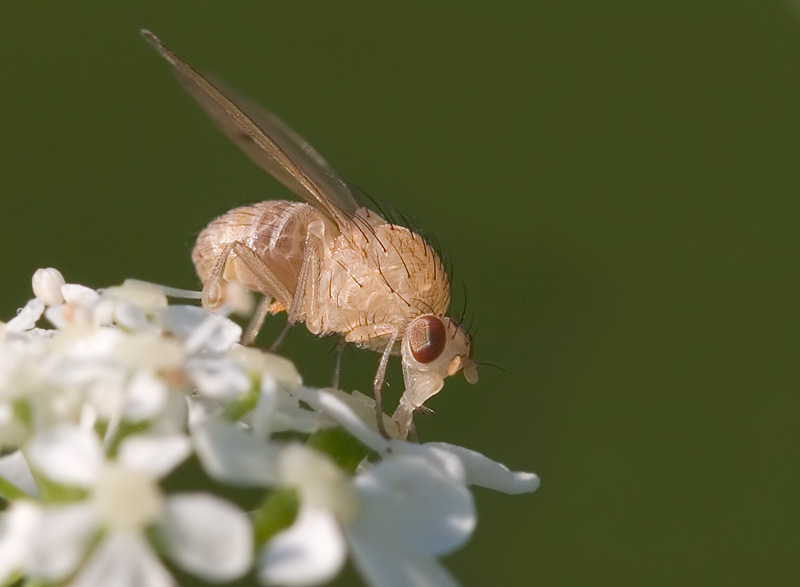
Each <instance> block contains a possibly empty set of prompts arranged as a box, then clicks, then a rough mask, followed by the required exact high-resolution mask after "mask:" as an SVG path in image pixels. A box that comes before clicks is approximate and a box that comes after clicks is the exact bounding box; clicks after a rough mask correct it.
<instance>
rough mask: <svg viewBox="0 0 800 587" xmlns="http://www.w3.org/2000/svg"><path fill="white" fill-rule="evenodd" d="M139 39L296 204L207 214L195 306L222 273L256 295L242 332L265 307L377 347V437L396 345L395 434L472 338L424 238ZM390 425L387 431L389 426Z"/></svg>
mask: <svg viewBox="0 0 800 587" xmlns="http://www.w3.org/2000/svg"><path fill="white" fill-rule="evenodd" d="M142 35H143V36H144V38H145V39H146V40H147V41H148V42H149V43H150V44H151V45H152V46H153V47H155V48H156V50H157V51H158V52H159V53H160V54H161V56H162V57H164V58H165V59H166V60H167V61H168V62H169V63H170V64H171V65H172V66H173V67H174V68H175V72H176V74H177V76H178V79H179V80H180V82H181V84H182V85H183V87H184V88H185V89H186V91H188V92H189V94H190V95H191V96H192V97H193V98H194V99H195V100H196V101H197V102H198V103H199V104H200V106H201V107H202V108H203V109H204V110H205V111H206V113H208V115H209V116H210V117H211V119H212V120H213V121H214V122H215V123H216V125H217V126H218V127H219V128H220V130H222V132H224V133H225V134H226V135H227V136H228V137H229V138H230V139H231V140H232V141H233V142H234V143H236V145H238V146H239V148H240V149H242V151H244V152H245V153H246V154H247V155H248V156H249V157H250V159H252V160H253V161H254V162H255V163H256V164H257V165H259V166H260V167H261V168H263V169H265V170H266V171H268V172H269V173H270V174H272V175H273V177H275V178H276V179H277V180H278V181H280V182H281V183H282V184H283V185H285V186H286V187H287V188H289V189H290V190H292V191H293V192H294V193H295V194H297V195H298V196H300V198H302V199H303V200H305V202H307V203H300V202H288V201H283V200H267V201H265V202H260V203H258V204H254V205H251V206H243V207H241V208H236V209H234V210H231V211H230V212H228V213H226V214H224V215H222V216H220V217H219V218H217V219H216V220H214V221H212V222H211V224H209V225H208V226H207V227H206V228H205V229H204V230H203V231H202V232H201V233H200V236H199V237H198V239H197V244H196V245H195V247H194V251H193V253H192V259H193V261H194V264H195V266H196V268H197V273H198V275H199V276H200V279H201V280H202V282H203V298H202V300H203V306H204V307H205V308H207V309H209V310H216V309H218V308H219V307H220V306H221V305H222V304H223V303H224V302H225V300H226V292H227V291H228V286H229V284H231V283H235V284H238V285H240V286H243V287H244V288H246V289H248V290H251V291H256V292H260V293H262V294H264V296H265V300H266V301H267V303H265V304H262V310H261V311H259V312H257V314H256V316H255V317H254V320H253V322H252V323H251V327H250V328H249V329H248V333H247V334H246V335H245V339H244V340H245V342H252V339H254V338H255V333H256V332H257V330H258V328H259V327H260V326H261V322H263V319H264V316H265V315H266V313H267V312H271V313H275V312H280V311H286V312H287V314H288V323H289V324H292V323H295V322H305V324H306V327H307V328H308V329H309V330H310V331H311V332H312V333H314V334H315V335H318V336H324V335H327V334H338V335H339V336H342V337H343V339H344V341H345V342H350V343H355V344H357V345H359V346H361V347H364V348H369V349H372V350H375V351H378V352H380V353H382V355H381V360H380V363H379V365H378V371H377V373H376V375H375V380H374V386H373V387H374V393H375V401H376V410H377V416H378V429H379V430H380V431H381V432H382V433H383V434H384V436H387V428H386V426H385V425H384V421H383V411H382V407H381V395H380V392H381V387H382V386H383V381H384V377H385V374H386V365H387V363H388V361H389V356H390V355H392V354H395V355H396V354H399V355H400V357H401V360H402V365H403V376H404V379H405V391H404V392H403V395H402V397H401V399H400V404H399V406H398V408H397V410H396V411H395V413H394V414H393V416H392V420H394V422H395V423H396V425H394V426H392V428H393V430H392V435H393V436H398V437H400V438H405V437H406V436H407V435H408V433H409V431H410V430H411V429H412V426H413V421H412V418H413V412H414V411H415V410H418V409H420V408H422V406H423V404H424V403H425V401H426V400H427V399H428V398H430V397H431V396H433V395H434V394H436V393H438V392H439V390H441V388H442V386H443V385H444V378H445V377H447V376H449V375H454V374H456V373H457V372H459V371H462V370H463V372H464V375H465V377H466V379H467V380H468V381H469V382H470V383H474V382H475V381H477V378H478V375H477V371H476V368H475V364H474V363H473V361H472V340H471V337H470V336H469V334H468V333H467V332H466V330H464V328H462V327H461V325H459V324H458V323H457V322H456V321H455V320H453V319H451V318H448V317H447V316H446V315H445V314H446V313H447V309H448V306H449V305H450V283H449V280H448V277H447V274H446V271H445V269H444V266H443V264H442V262H441V260H440V259H439V257H438V255H437V254H436V252H435V251H434V249H433V248H432V247H431V246H430V245H429V244H428V243H427V242H425V240H424V239H423V238H422V237H420V236H419V235H417V234H415V233H414V232H412V231H411V230H409V229H408V228H405V227H403V226H398V225H395V224H390V223H389V222H387V221H386V220H384V219H383V218H382V217H381V216H380V215H379V214H377V213H376V212H375V211H373V210H370V209H368V208H366V207H365V206H363V205H362V204H361V203H360V201H359V198H358V197H357V196H356V194H355V193H354V190H353V189H352V188H351V187H350V186H349V185H348V184H347V182H345V181H344V180H342V179H341V178H340V177H339V176H338V175H337V174H336V172H335V171H334V170H333V168H331V166H330V165H329V164H328V163H327V162H326V161H325V160H324V159H323V158H322V157H321V156H320V155H319V154H318V153H317V152H316V151H315V150H314V149H313V148H312V147H311V146H310V145H309V144H308V143H307V142H306V141H305V140H303V139H302V138H301V137H300V136H298V135H297V134H296V133H295V132H294V131H293V130H292V129H290V128H289V127H288V126H287V125H286V124H285V123H283V122H282V121H281V120H280V119H278V118H277V117H276V116H275V115H273V114H271V113H269V112H263V111H257V110H255V109H254V108H252V107H250V106H249V105H248V107H247V108H244V107H243V106H241V105H237V104H236V103H235V102H234V101H233V100H232V99H231V98H230V97H228V96H227V95H226V94H224V93H223V92H222V91H221V90H220V89H218V88H217V87H216V86H214V85H213V84H212V83H211V82H209V81H208V80H207V79H206V78H205V77H203V76H202V75H201V74H200V73H198V72H197V71H196V70H195V69H194V68H192V67H191V66H190V65H188V64H187V63H186V62H185V61H183V60H182V59H181V58H180V57H178V56H177V55H175V53H173V52H172V51H170V50H169V49H168V48H167V47H166V46H164V44H163V43H162V42H161V41H160V40H159V39H158V38H157V37H156V36H155V35H154V34H153V33H151V32H150V31H142ZM395 430H396V432H395Z"/></svg>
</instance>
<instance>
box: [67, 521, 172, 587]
mask: <svg viewBox="0 0 800 587" xmlns="http://www.w3.org/2000/svg"><path fill="white" fill-rule="evenodd" d="M173 585H175V583H174V581H173V580H172V577H171V576H170V574H169V573H168V572H167V570H166V569H165V568H164V566H163V565H162V564H161V561H159V560H158V559H157V558H156V557H155V555H154V554H153V552H152V551H151V550H150V547H149V546H148V544H147V543H146V542H145V540H144V538H143V537H142V536H141V535H140V534H138V533H134V532H112V533H111V534H109V535H108V536H107V537H106V539H105V540H103V542H102V543H101V544H100V545H99V546H98V548H97V550H96V551H95V552H94V554H93V555H92V558H91V559H90V560H89V561H88V562H87V564H86V565H85V566H84V567H83V569H82V570H81V572H80V574H79V575H78V576H77V577H76V578H75V580H74V581H73V582H72V583H70V587H112V586H113V587H172V586H173Z"/></svg>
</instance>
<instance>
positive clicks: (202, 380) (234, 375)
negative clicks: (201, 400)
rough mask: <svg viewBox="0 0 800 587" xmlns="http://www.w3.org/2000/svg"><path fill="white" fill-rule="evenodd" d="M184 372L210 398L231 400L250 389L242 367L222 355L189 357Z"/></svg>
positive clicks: (199, 390) (198, 389)
mask: <svg viewBox="0 0 800 587" xmlns="http://www.w3.org/2000/svg"><path fill="white" fill-rule="evenodd" d="M186 372H187V374H188V375H189V377H190V378H191V380H192V382H193V383H194V384H195V385H196V386H197V391H198V392H200V393H201V394H202V395H204V396H206V397H210V398H212V399H221V400H231V399H233V398H235V397H236V396H238V395H240V394H242V393H244V392H245V391H247V390H248V389H250V377H248V376H247V373H246V372H245V370H244V368H243V367H242V366H241V365H237V364H236V363H234V362H232V361H230V360H228V359H225V358H222V357H202V358H199V357H195V358H191V359H189V360H188V361H186Z"/></svg>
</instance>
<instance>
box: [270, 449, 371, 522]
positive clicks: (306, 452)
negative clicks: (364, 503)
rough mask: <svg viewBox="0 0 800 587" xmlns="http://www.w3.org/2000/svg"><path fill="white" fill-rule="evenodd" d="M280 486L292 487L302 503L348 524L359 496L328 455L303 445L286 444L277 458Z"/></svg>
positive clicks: (345, 475) (356, 511)
mask: <svg viewBox="0 0 800 587" xmlns="http://www.w3.org/2000/svg"><path fill="white" fill-rule="evenodd" d="M278 476H279V479H280V484H281V485H282V486H288V487H294V488H295V489H297V491H298V492H299V493H300V499H301V501H302V502H303V504H304V506H310V507H316V508H319V509H322V510H325V511H328V512H330V513H331V514H333V515H334V516H335V517H336V519H338V520H339V522H341V523H343V524H347V523H350V521H351V520H353V519H354V518H355V517H356V515H357V513H358V507H359V504H358V495H357V494H356V491H355V489H354V488H353V482H352V479H351V478H350V476H349V475H347V474H346V473H345V472H344V471H343V470H342V469H341V468H340V467H339V466H338V465H337V464H336V463H335V462H334V461H333V459H331V458H330V457H329V456H327V455H325V454H323V453H321V452H319V451H317V450H314V449H312V448H309V447H307V446H305V445H302V444H289V445H287V446H285V447H284V448H283V449H282V450H281V452H280V455H279V457H278Z"/></svg>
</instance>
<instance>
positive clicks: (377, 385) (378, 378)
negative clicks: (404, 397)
mask: <svg viewBox="0 0 800 587" xmlns="http://www.w3.org/2000/svg"><path fill="white" fill-rule="evenodd" d="M397 335H398V331H397V330H396V329H395V330H394V331H393V332H392V333H391V335H390V336H389V343H388V344H387V345H386V349H385V350H384V351H383V354H382V355H381V362H380V363H378V372H377V373H375V381H374V382H373V384H372V391H373V393H374V395H375V415H376V416H377V418H378V431H379V432H380V433H381V435H383V437H384V438H390V437H389V435H388V434H387V433H386V428H384V426H383V401H382V400H381V388H382V387H383V381H384V379H386V366H387V365H388V364H389V357H390V356H391V354H392V349H393V348H394V343H395V342H396V341H397Z"/></svg>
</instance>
